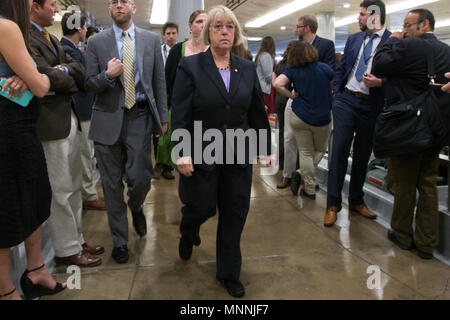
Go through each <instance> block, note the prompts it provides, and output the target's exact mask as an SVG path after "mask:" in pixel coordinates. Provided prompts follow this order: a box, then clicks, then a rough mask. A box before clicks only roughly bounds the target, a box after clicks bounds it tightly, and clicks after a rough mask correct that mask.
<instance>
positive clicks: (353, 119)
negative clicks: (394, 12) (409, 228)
mask: <svg viewBox="0 0 450 320" xmlns="http://www.w3.org/2000/svg"><path fill="white" fill-rule="evenodd" d="M385 20H386V7H385V5H384V3H383V2H382V1H380V0H364V1H363V2H362V3H361V4H360V12H359V16H358V22H359V27H360V29H361V32H358V33H356V34H353V35H351V36H350V37H349V38H348V40H347V43H346V45H345V49H344V55H343V57H342V59H341V62H340V63H339V66H338V69H337V71H336V74H335V77H334V80H333V92H334V95H335V100H334V103H333V108H332V111H333V126H334V133H333V147H332V152H331V161H330V168H329V171H328V190H327V193H328V195H327V209H326V212H325V217H324V225H325V226H327V227H331V226H333V225H334V223H335V222H336V220H337V213H338V212H339V211H340V210H341V208H342V206H341V202H342V188H343V185H344V179H345V175H346V172H347V164H348V156H349V154H350V148H351V145H352V141H353V137H355V139H354V143H353V157H352V171H351V179H350V190H349V210H350V211H354V212H356V213H358V214H361V215H362V216H364V217H367V218H369V219H376V217H377V215H376V214H374V213H373V212H371V211H370V210H369V209H368V208H367V206H366V205H365V203H364V192H363V185H364V181H365V178H366V171H367V164H368V161H369V158H370V155H371V153H372V146H373V134H374V129H375V122H376V119H377V115H378V114H379V113H380V112H381V110H382V107H383V101H384V97H383V92H382V89H381V86H382V85H383V82H384V79H381V78H379V77H377V76H376V75H373V74H372V73H371V70H372V60H373V57H374V55H375V53H376V51H377V49H378V48H381V46H382V45H383V43H384V42H385V41H386V40H387V39H388V38H389V36H390V35H391V33H390V32H389V31H388V30H387V29H386V28H385V27H384V23H385Z"/></svg>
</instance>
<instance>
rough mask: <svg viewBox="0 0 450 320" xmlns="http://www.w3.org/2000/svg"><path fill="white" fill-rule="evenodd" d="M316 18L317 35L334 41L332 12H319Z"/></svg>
mask: <svg viewBox="0 0 450 320" xmlns="http://www.w3.org/2000/svg"><path fill="white" fill-rule="evenodd" d="M316 18H317V22H318V24H319V29H318V30H317V35H318V36H319V37H322V38H326V39H329V40H331V41H333V42H335V29H334V12H319V13H317V14H316Z"/></svg>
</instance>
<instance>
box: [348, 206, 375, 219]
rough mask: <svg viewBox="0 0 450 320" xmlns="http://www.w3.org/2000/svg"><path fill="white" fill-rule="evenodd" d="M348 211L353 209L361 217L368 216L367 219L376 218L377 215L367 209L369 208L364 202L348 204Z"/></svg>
mask: <svg viewBox="0 0 450 320" xmlns="http://www.w3.org/2000/svg"><path fill="white" fill-rule="evenodd" d="M349 209H350V211H353V212H355V213H359V214H360V215H362V216H363V217H366V218H369V219H376V218H377V215H376V214H375V213H373V212H372V211H370V210H369V208H367V207H366V205H364V204H358V205H356V206H350V207H349Z"/></svg>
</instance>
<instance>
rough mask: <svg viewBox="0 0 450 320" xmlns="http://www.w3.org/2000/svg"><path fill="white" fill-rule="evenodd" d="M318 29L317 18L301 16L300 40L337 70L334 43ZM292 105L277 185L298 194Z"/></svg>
mask: <svg viewBox="0 0 450 320" xmlns="http://www.w3.org/2000/svg"><path fill="white" fill-rule="evenodd" d="M318 28H319V25H318V22H317V18H316V17H315V16H313V15H304V16H301V17H300V18H298V21H297V35H298V39H299V40H304V41H306V42H308V43H310V44H312V45H313V47H315V48H316V49H317V51H318V52H319V61H320V62H323V63H326V64H328V65H329V66H330V67H331V68H332V69H333V70H336V51H335V48H334V42H333V41H331V40H328V39H325V38H321V37H319V36H318V35H316V32H317V29H318ZM291 103H292V101H291V100H289V101H288V103H287V106H286V108H287V111H286V110H285V115H284V119H283V121H284V123H285V132H284V135H285V136H284V141H285V144H284V152H285V154H286V155H288V156H286V157H285V158H284V165H283V168H284V172H283V178H282V180H281V181H280V183H279V184H278V185H277V188H286V187H288V186H289V185H291V190H292V193H294V194H297V191H298V188H299V187H300V182H301V178H300V174H299V173H298V172H297V171H295V170H294V172H292V171H291V170H292V169H294V168H295V167H296V161H297V160H296V159H297V156H293V155H298V149H297V143H296V142H295V137H294V135H293V134H292V130H290V124H289V116H290V112H291ZM289 155H290V156H289ZM297 168H298V167H297Z"/></svg>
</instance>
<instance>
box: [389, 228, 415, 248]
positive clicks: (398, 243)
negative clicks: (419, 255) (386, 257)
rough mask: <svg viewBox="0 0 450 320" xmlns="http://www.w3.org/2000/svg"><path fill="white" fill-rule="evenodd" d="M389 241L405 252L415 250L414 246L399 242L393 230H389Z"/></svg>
mask: <svg viewBox="0 0 450 320" xmlns="http://www.w3.org/2000/svg"><path fill="white" fill-rule="evenodd" d="M388 239H389V240H391V241H392V242H393V243H394V244H396V245H397V246H398V247H399V248H401V249H403V250H412V249H414V244H411V245H409V246H408V245H406V244H403V243H401V242H400V241H398V239H397V237H396V236H395V232H394V231H392V230H388Z"/></svg>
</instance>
